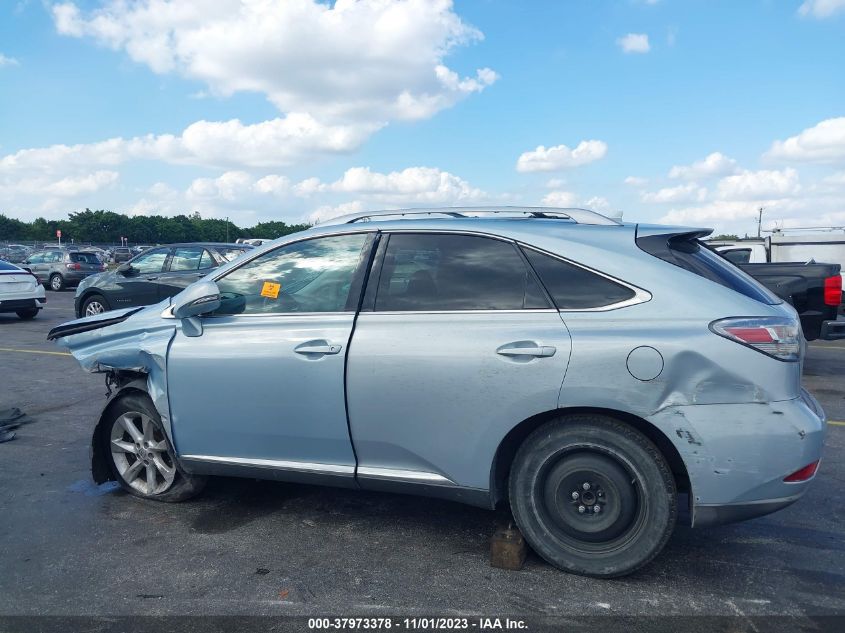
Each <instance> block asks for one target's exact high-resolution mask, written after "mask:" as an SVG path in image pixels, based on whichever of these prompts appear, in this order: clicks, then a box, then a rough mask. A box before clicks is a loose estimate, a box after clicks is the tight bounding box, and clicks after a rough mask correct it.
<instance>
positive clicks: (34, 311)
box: [15, 308, 38, 321]
mask: <svg viewBox="0 0 845 633" xmlns="http://www.w3.org/2000/svg"><path fill="white" fill-rule="evenodd" d="M15 314H17V315H18V318H19V319H21V320H23V321H29V320H30V319H34V318H35V317H37V316H38V308H27V309H26V310H17V311H16V312H15Z"/></svg>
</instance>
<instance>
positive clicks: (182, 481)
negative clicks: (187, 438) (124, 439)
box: [100, 390, 206, 502]
mask: <svg viewBox="0 0 845 633" xmlns="http://www.w3.org/2000/svg"><path fill="white" fill-rule="evenodd" d="M130 411H137V412H139V413H143V414H144V415H146V416H148V417H149V418H150V419H151V420H152V421H153V424H155V426H156V427H157V428H158V429H159V430H160V431H161V432H162V435H163V436H164V441H165V442H167V449H168V451H169V452H170V458H171V459H172V460H173V464H174V466H175V467H176V477H175V478H174V480H173V484H172V485H171V486H170V488H168V489H167V490H166V491H165V492H162V493H160V494H155V495H147V494H144V493H142V492H140V491H139V490H136V489H135V488H133V487H132V486H131V485H129V484H128V483H127V482H126V481H125V480H124V479H123V477H122V476H121V475H120V472H118V469H117V466H116V465H115V463H114V459H113V457H112V453H111V448H110V445H111V432H112V428H113V427H114V424H115V422H116V420H117V418H119V417H120V416H121V415H123V414H124V413H128V412H130ZM104 417H105V422H106V423H105V424H102V425H101V426H100V432H101V433H102V437H101V442H102V444H101V445H102V446H103V447H104V448H103V450H104V451H105V454H104V457H105V458H106V461H107V462H108V464H109V468H110V469H111V473H112V476H113V478H114V480H115V481H117V483H118V484H120V487H121V488H123V490H125V491H126V492H128V493H129V494H131V495H133V496H135V497H139V498H141V499H148V500H152V501H165V502H173V501H183V500H185V499H188V498H190V497H193V496H195V495H197V494H199V492H201V491H202V489H203V488H204V487H205V482H206V478H205V477H202V476H198V475H191V474H189V473H187V472H185V471H184V469H183V468H182V466H181V464H180V463H179V460H178V459H177V457H176V451H175V450H173V444H172V443H171V442H170V437H168V435H167V432H166V431H165V430H164V427H163V425H162V423H161V416H160V415H159V414H158V411H157V410H156V408H155V405H153V402H152V400H151V399H150V397H149V396H148V395H147V394H146V393H143V392H141V391H136V390H131V391H128V392H127V393H125V394H123V395H119V396H117V397H116V398H115V399H114V400H112V401H111V402H110V403H109V405H108V407H107V408H106V411H105V413H104Z"/></svg>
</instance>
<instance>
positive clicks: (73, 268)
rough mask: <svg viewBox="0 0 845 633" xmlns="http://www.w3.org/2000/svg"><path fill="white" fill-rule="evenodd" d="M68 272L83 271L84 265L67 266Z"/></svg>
mask: <svg viewBox="0 0 845 633" xmlns="http://www.w3.org/2000/svg"><path fill="white" fill-rule="evenodd" d="M65 266H66V267H67V269H68V270H82V264H65Z"/></svg>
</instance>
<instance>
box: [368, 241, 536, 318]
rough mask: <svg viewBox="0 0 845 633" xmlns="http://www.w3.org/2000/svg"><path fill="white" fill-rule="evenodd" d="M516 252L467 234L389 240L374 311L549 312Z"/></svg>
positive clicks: (494, 242)
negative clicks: (524, 310) (527, 310)
mask: <svg viewBox="0 0 845 633" xmlns="http://www.w3.org/2000/svg"><path fill="white" fill-rule="evenodd" d="M549 307H551V306H549V304H548V301H547V299H546V298H545V296H544V295H543V293H542V290H541V289H540V288H539V286H538V284H537V282H536V281H535V279H534V276H533V275H532V274H531V271H530V270H529V269H528V267H527V266H526V265H525V262H524V261H523V260H522V257H520V255H519V252H518V251H517V250H516V247H515V246H514V245H513V244H511V243H508V242H502V241H500V240H494V239H490V238H486V237H475V236H470V235H445V234H424V233H405V234H403V233H397V234H393V235H391V236H390V238H389V241H388V243H387V249H386V250H385V254H384V263H383V265H382V269H381V275H380V277H379V284H378V294H377V296H376V305H375V309H376V311H381V312H396V311H398V312H408V311H456V310H522V309H526V308H549Z"/></svg>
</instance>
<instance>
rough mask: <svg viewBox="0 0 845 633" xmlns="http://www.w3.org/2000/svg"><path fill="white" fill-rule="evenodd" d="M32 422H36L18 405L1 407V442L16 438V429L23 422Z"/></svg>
mask: <svg viewBox="0 0 845 633" xmlns="http://www.w3.org/2000/svg"><path fill="white" fill-rule="evenodd" d="M31 422H35V420H33V419H32V418H31V417H29V416H28V415H26V414H25V413H24V412H23V411H21V410H20V409H18V408H17V407H12V408H10V409H0V444H2V443H3V442H10V441H12V440H13V439H15V435H16V433H15V431H14V429H16V428H18V427H19V426H21V425H23V424H30V423H31Z"/></svg>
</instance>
